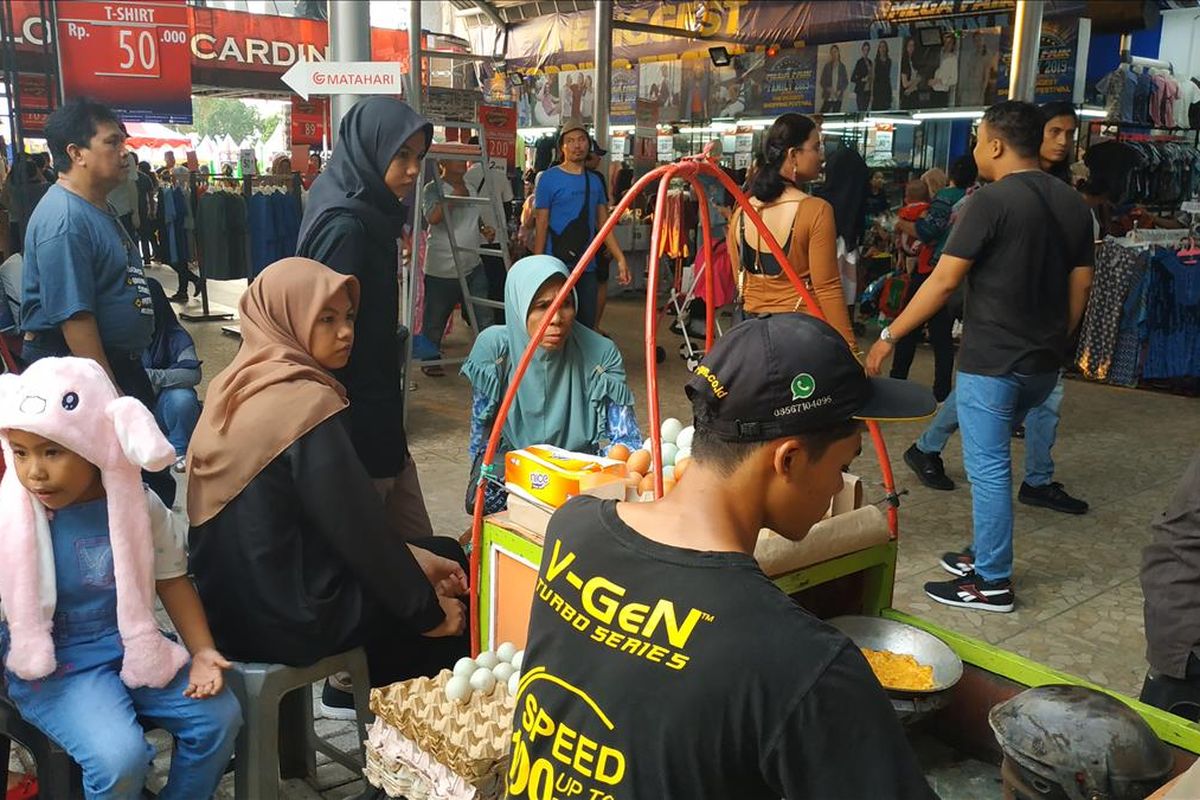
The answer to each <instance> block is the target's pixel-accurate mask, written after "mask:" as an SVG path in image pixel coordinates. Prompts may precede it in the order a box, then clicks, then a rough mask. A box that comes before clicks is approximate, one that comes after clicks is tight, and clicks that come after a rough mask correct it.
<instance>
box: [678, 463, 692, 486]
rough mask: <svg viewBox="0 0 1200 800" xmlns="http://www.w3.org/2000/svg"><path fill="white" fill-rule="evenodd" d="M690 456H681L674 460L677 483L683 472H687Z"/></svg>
mask: <svg viewBox="0 0 1200 800" xmlns="http://www.w3.org/2000/svg"><path fill="white" fill-rule="evenodd" d="M691 463H692V459H691V458H681V459H679V460H678V461H676V462H675V482H676V483H678V482H679V480H680V479H681V478H682V477H683V473H685V472H687V468H688V466H689V465H691Z"/></svg>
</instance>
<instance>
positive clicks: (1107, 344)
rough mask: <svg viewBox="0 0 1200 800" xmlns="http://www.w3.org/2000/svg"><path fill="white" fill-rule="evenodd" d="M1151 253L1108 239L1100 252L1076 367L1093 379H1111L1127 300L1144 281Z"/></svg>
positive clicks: (1077, 353)
mask: <svg viewBox="0 0 1200 800" xmlns="http://www.w3.org/2000/svg"><path fill="white" fill-rule="evenodd" d="M1148 263H1149V252H1148V251H1147V250H1144V249H1137V248H1132V247H1126V246H1124V245H1122V244H1118V243H1117V242H1116V241H1113V240H1106V241H1105V242H1104V243H1103V244H1101V245H1100V248H1099V250H1097V251H1096V259H1095V269H1094V273H1093V280H1092V292H1091V295H1090V297H1089V298H1088V305H1087V311H1086V312H1085V314H1084V318H1083V324H1082V326H1081V328H1080V331H1079V347H1078V350H1077V351H1076V358H1075V360H1076V364H1077V365H1078V366H1079V369H1080V371H1081V372H1083V374H1084V375H1086V376H1087V377H1089V378H1092V379H1093V380H1098V381H1103V380H1106V379H1107V378H1108V374H1109V370H1110V368H1111V367H1112V363H1113V357H1114V355H1115V352H1116V345H1117V337H1118V334H1119V331H1120V327H1121V319H1122V316H1123V313H1124V308H1125V300H1126V298H1127V297H1128V295H1129V292H1130V291H1131V290H1132V289H1133V287H1135V286H1136V285H1137V284H1138V283H1139V282H1140V281H1141V279H1142V275H1143V274H1144V273H1145V270H1146V265H1147V264H1148Z"/></svg>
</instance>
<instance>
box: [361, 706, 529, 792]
mask: <svg viewBox="0 0 1200 800" xmlns="http://www.w3.org/2000/svg"><path fill="white" fill-rule="evenodd" d="M363 749H364V750H365V752H366V766H365V768H364V769H363V775H364V776H365V777H366V779H367V782H368V783H370V784H371V785H372V786H374V787H376V788H379V789H382V790H383V791H384V792H385V793H386V794H387V795H388V796H389V797H399V798H406V800H499V798H501V797H503V795H504V775H505V774H506V773H507V771H508V759H507V758H504V759H502V760H501V761H498V762H496V763H495V764H494V765H493V767H492V768H491V769H490V770H489V771H488V772H487V774H485V775H482V776H478V777H475V778H474V779H468V778H465V777H463V776H462V775H460V774H458V773H457V772H455V771H454V770H452V769H450V768H449V767H447V766H446V765H445V764H443V763H441V762H440V761H439V760H438V759H437V758H435V757H434V756H433V754H431V753H429V752H427V751H425V750H423V749H421V748H420V747H419V746H418V745H417V743H416V742H414V741H413V740H411V739H409V738H408V737H406V736H404V734H402V733H400V732H399V731H397V730H396V729H395V728H393V727H391V726H390V725H388V724H387V723H386V722H384V721H383V720H382V719H376V720H375V722H373V723H372V724H371V726H370V728H369V729H368V732H367V741H366V742H365V743H364V748H363Z"/></svg>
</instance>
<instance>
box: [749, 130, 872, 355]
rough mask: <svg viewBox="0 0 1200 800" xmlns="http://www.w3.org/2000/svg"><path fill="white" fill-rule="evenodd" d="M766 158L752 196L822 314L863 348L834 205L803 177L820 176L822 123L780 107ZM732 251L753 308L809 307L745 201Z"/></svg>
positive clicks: (852, 343)
mask: <svg viewBox="0 0 1200 800" xmlns="http://www.w3.org/2000/svg"><path fill="white" fill-rule="evenodd" d="M762 156H763V165H762V168H761V169H759V170H758V172H757V173H756V174H755V176H754V180H753V182H752V183H751V185H750V204H751V205H752V206H753V207H754V209H755V210H756V211H757V212H758V213H759V215H760V216H761V217H762V218H763V221H764V222H765V223H766V225H767V228H769V229H770V231H771V233H772V235H774V237H775V239H776V240H777V241H778V242H779V244H780V247H781V248H782V249H783V251H784V253H785V254H786V255H787V257H788V261H789V262H790V263H791V265H792V268H793V269H794V270H795V271H796V273H797V274H798V275H799V276H800V280H802V281H804V285H805V287H806V288H807V289H809V290H810V291H811V292H812V294H813V296H814V297H815V298H816V301H817V303H818V304H819V305H820V307H821V313H822V314H823V315H824V317H825V319H826V320H827V321H828V322H829V324H830V325H832V326H833V327H834V328H836V329H837V331H838V333H840V334H842V337H843V338H845V340H846V341H847V342H848V343H849V344H850V347H851V348H852V349H853V350H854V351H855V352H858V342H857V341H856V340H855V338H854V331H853V329H852V328H851V326H850V315H849V313H848V312H847V310H846V301H845V297H844V295H843V293H842V279H841V275H840V273H839V272H838V263H837V230H836V227H835V225H834V220H833V208H832V207H831V206H830V205H829V203H828V202H826V201H825V200H822V199H821V198H819V197H813V196H812V195H810V194H808V193H806V192H804V191H802V190H801V189H800V188H799V184H801V183H804V182H806V181H810V180H812V179H814V178H816V177H817V175H818V174H820V171H821V164H822V163H823V161H824V154H823V151H822V147H821V130H820V128H819V127H818V126H817V124H816V123H815V122H814V121H813V120H812V119H811V118H809V117H806V116H804V115H802V114H783V115H782V116H780V117H779V118H778V119H777V120H775V122H774V124H772V125H771V127H770V129H769V130H768V131H767V133H766V136H765V137H764V139H763V146H762ZM728 241H729V256H730V260H731V262H732V266H733V272H734V279H735V280H736V281H737V286H738V294H739V296H740V298H741V300H742V304H743V307H744V309H745V311H746V313H748V314H762V313H767V312H773V313H780V312H788V311H806V312H808V313H812V309H809V308H807V307H806V306H805V304H804V301H803V300H802V299H801V297H800V295H799V293H798V292H797V291H796V289H795V287H793V286H792V283H791V281H790V280H789V279H788V277H787V275H786V274H785V273H784V271H783V269H782V268H781V266H780V265H779V262H778V261H777V260H776V259H775V256H774V255H772V254H771V252H770V251H769V250H768V248H767V246H766V243H765V242H763V241H762V240H761V237H760V236H759V233H758V229H757V228H756V227H755V226H754V225H753V223H750V224H747V223H746V220H745V215H744V214H743V213H742V211H741V209H739V210H738V211H736V212H734V215H733V217H732V219H731V220H730V222H729V237H728Z"/></svg>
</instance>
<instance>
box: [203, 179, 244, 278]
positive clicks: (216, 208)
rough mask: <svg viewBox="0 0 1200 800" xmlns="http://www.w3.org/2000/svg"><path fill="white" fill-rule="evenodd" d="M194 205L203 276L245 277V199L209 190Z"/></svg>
mask: <svg viewBox="0 0 1200 800" xmlns="http://www.w3.org/2000/svg"><path fill="white" fill-rule="evenodd" d="M196 206H197V207H196V248H197V249H198V250H199V256H200V265H201V267H203V268H204V276H205V277H206V278H210V279H212V280H218V281H229V280H236V279H238V278H246V277H248V273H247V263H246V201H245V199H244V198H243V197H242V196H241V195H240V194H235V193H234V192H228V191H219V190H211V191H208V192H205V194H204V196H203V197H201V198H200V199H199V200H198V201H197V204H196Z"/></svg>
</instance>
